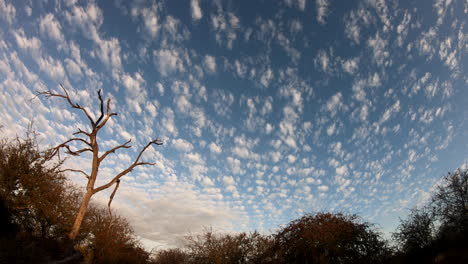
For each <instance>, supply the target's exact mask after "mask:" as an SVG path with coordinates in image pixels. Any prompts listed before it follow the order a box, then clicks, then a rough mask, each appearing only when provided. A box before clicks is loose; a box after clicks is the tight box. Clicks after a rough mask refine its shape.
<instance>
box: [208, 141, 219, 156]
mask: <svg viewBox="0 0 468 264" xmlns="http://www.w3.org/2000/svg"><path fill="white" fill-rule="evenodd" d="M209 148H210V151H211V153H216V154H219V153H221V151H222V148H221V146H219V145H218V144H216V143H214V142H211V143H210V145H209Z"/></svg>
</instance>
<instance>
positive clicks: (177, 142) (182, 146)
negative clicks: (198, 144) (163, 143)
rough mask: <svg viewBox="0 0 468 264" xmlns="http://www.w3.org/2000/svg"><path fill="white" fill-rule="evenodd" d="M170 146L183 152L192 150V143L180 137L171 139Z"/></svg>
mask: <svg viewBox="0 0 468 264" xmlns="http://www.w3.org/2000/svg"><path fill="white" fill-rule="evenodd" d="M172 146H174V147H175V148H176V149H178V150H180V151H183V152H190V151H192V150H193V145H192V144H191V143H190V142H188V141H186V140H184V139H182V138H178V139H173V140H172Z"/></svg>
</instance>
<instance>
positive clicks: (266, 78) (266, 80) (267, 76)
mask: <svg viewBox="0 0 468 264" xmlns="http://www.w3.org/2000/svg"><path fill="white" fill-rule="evenodd" d="M272 79H273V71H272V70H271V69H270V68H268V69H266V71H264V72H263V74H262V76H261V77H260V83H261V84H262V85H263V86H264V87H268V85H269V84H270V81H271V80H272Z"/></svg>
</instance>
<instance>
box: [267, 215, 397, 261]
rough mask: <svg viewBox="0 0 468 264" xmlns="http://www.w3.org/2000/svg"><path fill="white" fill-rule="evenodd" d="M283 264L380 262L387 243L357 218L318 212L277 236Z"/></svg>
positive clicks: (382, 259)
mask: <svg viewBox="0 0 468 264" xmlns="http://www.w3.org/2000/svg"><path fill="white" fill-rule="evenodd" d="M275 240H276V241H275V243H276V245H275V247H276V252H277V254H278V256H277V258H278V260H279V263H380V262H383V261H384V260H385V258H386V256H387V254H388V250H387V246H386V243H385V242H384V241H383V240H382V239H381V237H380V235H379V234H378V233H377V232H375V231H374V230H373V229H372V225H371V224H369V223H366V222H360V221H359V218H358V217H357V216H355V215H343V214H332V213H318V214H316V215H305V216H303V217H301V218H299V219H296V220H293V221H292V222H290V223H289V224H288V225H287V226H286V227H285V228H284V229H282V230H281V231H280V232H279V233H277V234H276V235H275Z"/></svg>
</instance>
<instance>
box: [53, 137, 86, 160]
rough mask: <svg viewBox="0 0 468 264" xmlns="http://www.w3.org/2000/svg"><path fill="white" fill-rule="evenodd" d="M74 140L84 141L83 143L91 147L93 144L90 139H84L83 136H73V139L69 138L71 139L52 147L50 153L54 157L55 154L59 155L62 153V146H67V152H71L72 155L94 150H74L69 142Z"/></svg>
mask: <svg viewBox="0 0 468 264" xmlns="http://www.w3.org/2000/svg"><path fill="white" fill-rule="evenodd" d="M73 141H79V142H83V143H85V144H86V145H88V146H89V147H91V148H92V146H91V144H90V143H89V142H88V141H86V140H84V139H82V138H71V139H69V140H67V141H65V142H63V143H62V144H60V145H58V146H56V147H54V148H52V149H51V150H52V151H51V153H50V156H51V157H53V156H55V155H56V154H59V155H60V149H61V148H66V149H67V151H65V153H67V154H70V155H72V156H79V155H80V154H81V153H83V152H85V151H90V152H93V150H92V149H91V148H83V149H80V150H72V149H71V148H70V145H69V143H70V142H73ZM59 159H60V156H59Z"/></svg>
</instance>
